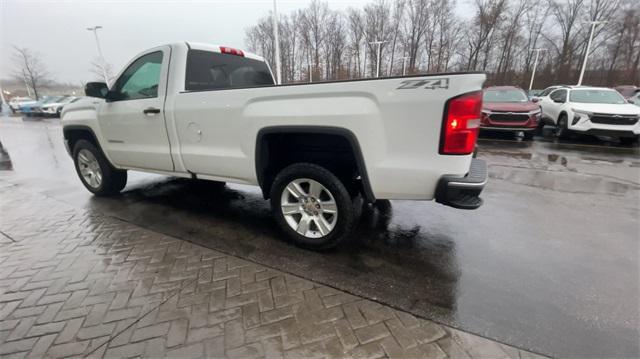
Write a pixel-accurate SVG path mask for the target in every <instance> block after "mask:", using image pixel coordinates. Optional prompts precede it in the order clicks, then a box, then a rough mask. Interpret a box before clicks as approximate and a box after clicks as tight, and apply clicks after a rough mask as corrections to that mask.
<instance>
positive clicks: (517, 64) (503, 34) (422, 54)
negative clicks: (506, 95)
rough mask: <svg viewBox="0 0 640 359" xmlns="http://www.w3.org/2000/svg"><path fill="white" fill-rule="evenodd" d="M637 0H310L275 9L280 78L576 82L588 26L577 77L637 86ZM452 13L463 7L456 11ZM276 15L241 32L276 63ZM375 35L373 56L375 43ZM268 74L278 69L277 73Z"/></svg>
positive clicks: (639, 79) (639, 22)
mask: <svg viewBox="0 0 640 359" xmlns="http://www.w3.org/2000/svg"><path fill="white" fill-rule="evenodd" d="M637 5H638V3H637V0H472V1H471V2H470V3H468V4H466V5H465V7H464V9H462V11H457V10H456V3H455V2H454V1H451V0H374V1H373V2H371V3H369V4H367V5H365V6H364V7H363V8H351V9H348V10H347V11H335V10H332V9H330V8H329V6H328V4H327V3H326V2H323V1H321V0H314V1H313V2H312V3H311V4H310V5H309V6H308V7H307V8H305V9H301V10H297V11H294V12H292V13H290V14H279V16H278V28H279V32H278V34H279V38H280V62H281V68H282V81H283V82H285V83H286V82H306V81H321V80H338V79H352V78H363V77H374V76H375V73H376V72H375V71H376V68H377V67H378V66H379V68H380V75H381V76H394V75H401V74H402V73H403V72H404V73H406V74H416V73H437V72H456V71H483V72H486V73H487V74H488V82H487V84H509V85H520V86H521V87H523V88H528V86H529V79H530V77H531V73H532V70H533V66H534V59H535V51H534V50H535V49H544V50H542V51H540V58H539V63H538V66H537V72H536V78H535V84H534V88H544V87H546V86H549V85H552V84H575V83H577V81H578V77H579V73H580V69H581V66H582V60H583V58H584V54H585V52H586V50H587V42H588V38H589V32H590V28H591V25H590V22H591V21H601V22H603V23H601V24H599V25H597V26H596V27H595V31H594V33H593V42H592V45H591V49H590V54H589V62H588V66H587V69H586V72H585V78H584V81H583V83H584V84H589V85H602V86H614V85H618V84H639V83H640V69H639V67H640V7H638V6H637ZM458 12H467V13H469V14H470V15H471V16H470V17H462V16H461V15H459V14H458ZM272 16H273V15H272V14H270V15H269V16H267V17H264V18H262V19H260V20H259V21H258V23H257V24H256V25H254V26H251V27H250V28H248V29H246V40H245V43H246V44H247V46H248V47H249V49H250V51H253V52H256V53H257V54H260V55H262V56H264V57H265V58H266V59H267V61H268V62H269V63H270V65H271V67H272V68H274V66H275V55H274V53H275V51H274V48H275V47H274V43H275V42H274V36H273V17H272ZM376 41H382V42H383V43H382V44H381V45H380V59H378V56H377V51H378V47H377V46H378V45H377V44H375V43H374V42H376ZM274 71H275V70H274Z"/></svg>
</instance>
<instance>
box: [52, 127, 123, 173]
mask: <svg viewBox="0 0 640 359" xmlns="http://www.w3.org/2000/svg"><path fill="white" fill-rule="evenodd" d="M62 134H63V136H64V140H65V141H66V142H67V146H68V149H69V154H70V155H71V156H73V148H74V147H75V144H76V143H77V142H78V141H79V140H87V141H89V142H91V143H93V145H94V146H96V148H98V151H100V152H102V154H103V155H104V157H105V158H106V159H107V161H109V164H110V165H111V167H114V166H113V163H112V162H111V159H110V158H109V156H108V155H107V154H106V152H105V151H104V149H103V148H102V146H101V145H100V141H98V136H96V133H95V132H94V131H93V129H92V128H91V127H89V126H85V125H66V126H64V127H63V128H62Z"/></svg>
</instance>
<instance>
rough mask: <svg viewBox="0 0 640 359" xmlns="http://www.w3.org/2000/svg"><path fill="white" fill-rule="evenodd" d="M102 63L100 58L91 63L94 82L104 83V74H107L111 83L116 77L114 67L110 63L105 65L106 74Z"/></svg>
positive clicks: (90, 70) (90, 69)
mask: <svg viewBox="0 0 640 359" xmlns="http://www.w3.org/2000/svg"><path fill="white" fill-rule="evenodd" d="M102 66H103V65H102V61H101V60H100V58H95V59H94V60H93V61H91V67H90V68H89V72H91V74H92V75H93V76H94V80H98V81H104V74H105V73H106V74H107V78H108V79H109V81H110V82H111V81H112V80H113V78H114V76H115V74H114V72H113V66H111V64H109V63H106V62H105V63H104V72H102Z"/></svg>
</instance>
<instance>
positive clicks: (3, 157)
mask: <svg viewBox="0 0 640 359" xmlns="http://www.w3.org/2000/svg"><path fill="white" fill-rule="evenodd" d="M11 170H13V164H12V163H11V157H10V156H9V153H8V152H7V150H5V149H4V146H2V141H0V171H11Z"/></svg>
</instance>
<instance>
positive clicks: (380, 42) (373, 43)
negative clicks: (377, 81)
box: [369, 41, 387, 77]
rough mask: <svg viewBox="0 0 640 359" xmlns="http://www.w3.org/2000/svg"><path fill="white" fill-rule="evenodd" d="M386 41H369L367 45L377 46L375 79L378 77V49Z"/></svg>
mask: <svg viewBox="0 0 640 359" xmlns="http://www.w3.org/2000/svg"><path fill="white" fill-rule="evenodd" d="M385 42H387V41H371V42H369V44H371V45H378V52H377V57H376V77H380V47H382V44H384V43H385Z"/></svg>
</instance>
